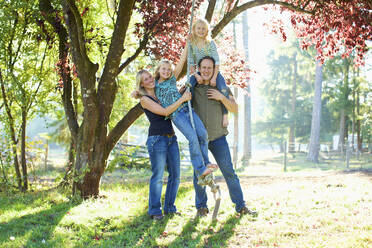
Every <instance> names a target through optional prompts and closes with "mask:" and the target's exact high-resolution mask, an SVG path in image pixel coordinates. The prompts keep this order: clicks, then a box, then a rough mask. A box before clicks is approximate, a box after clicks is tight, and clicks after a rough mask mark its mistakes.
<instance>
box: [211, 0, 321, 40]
mask: <svg viewBox="0 0 372 248" xmlns="http://www.w3.org/2000/svg"><path fill="white" fill-rule="evenodd" d="M266 4H278V5H281V6H283V7H285V8H288V9H290V10H294V11H296V12H300V13H305V14H311V15H312V14H314V13H313V12H312V11H308V10H305V9H303V8H301V7H299V6H297V5H294V4H291V3H288V2H282V1H277V0H255V1H250V2H246V3H244V4H242V5H240V6H238V7H234V8H233V9H232V10H231V11H229V12H227V13H226V14H225V15H224V17H223V18H222V19H221V20H220V21H219V23H218V24H217V25H216V26H215V27H214V28H213V30H212V38H215V37H216V36H217V34H219V33H220V32H221V31H222V29H223V28H224V27H225V26H226V25H227V24H229V23H230V21H232V20H233V19H234V18H235V17H236V16H237V15H239V14H240V13H242V12H243V11H245V10H247V9H250V8H254V7H257V6H262V5H266Z"/></svg>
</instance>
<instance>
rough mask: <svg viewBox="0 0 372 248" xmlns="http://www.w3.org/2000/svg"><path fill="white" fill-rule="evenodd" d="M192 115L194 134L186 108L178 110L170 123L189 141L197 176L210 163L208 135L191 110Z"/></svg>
mask: <svg viewBox="0 0 372 248" xmlns="http://www.w3.org/2000/svg"><path fill="white" fill-rule="evenodd" d="M192 114H193V118H194V123H195V129H196V132H195V130H194V129H193V127H192V125H191V121H190V114H189V108H188V106H185V107H183V108H182V109H180V110H179V111H178V112H177V113H176V115H175V116H174V117H173V119H172V122H173V124H174V125H175V126H176V127H177V128H178V130H180V132H181V133H182V134H183V135H184V136H185V137H186V139H187V140H188V141H189V150H190V158H191V164H192V166H193V168H194V170H195V171H196V174H197V175H198V176H199V175H201V174H203V172H204V171H205V170H206V168H207V167H206V166H205V165H207V164H209V163H210V162H209V158H208V134H207V130H206V129H205V127H204V124H203V122H202V121H201V120H200V119H199V116H198V115H197V114H196V113H195V112H194V110H192Z"/></svg>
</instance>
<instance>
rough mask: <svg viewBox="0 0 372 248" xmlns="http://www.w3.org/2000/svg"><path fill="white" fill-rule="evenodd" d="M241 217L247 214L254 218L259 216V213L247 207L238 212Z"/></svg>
mask: <svg viewBox="0 0 372 248" xmlns="http://www.w3.org/2000/svg"><path fill="white" fill-rule="evenodd" d="M238 213H239V214H240V215H246V214H249V215H252V216H253V217H257V216H258V212H257V211H255V210H251V209H249V208H247V207H243V208H242V209H240V211H239V212H238Z"/></svg>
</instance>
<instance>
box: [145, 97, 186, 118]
mask: <svg viewBox="0 0 372 248" xmlns="http://www.w3.org/2000/svg"><path fill="white" fill-rule="evenodd" d="M190 99H191V93H190V92H185V93H184V94H183V95H182V97H181V98H180V99H178V100H177V101H176V102H174V103H172V104H171V105H169V106H168V107H166V108H163V107H162V106H161V105H160V104H158V103H156V102H154V101H153V100H151V99H150V98H148V97H146V96H143V97H141V101H140V103H141V106H142V108H144V109H147V110H149V111H151V112H153V113H154V114H157V115H162V116H168V115H170V114H172V113H173V112H174V111H176V110H177V108H178V107H179V106H180V105H181V104H182V103H183V102H186V101H188V100H190Z"/></svg>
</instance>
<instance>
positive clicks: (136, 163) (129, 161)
mask: <svg viewBox="0 0 372 248" xmlns="http://www.w3.org/2000/svg"><path fill="white" fill-rule="evenodd" d="M116 147H117V148H116V149H114V150H113V152H112V157H113V159H112V160H110V162H109V163H108V165H107V168H106V171H113V170H115V169H117V168H125V169H131V168H135V169H143V168H146V169H149V168H151V166H150V161H149V158H148V153H147V150H146V148H145V147H141V146H129V145H127V146H123V145H121V146H120V145H117V146H116Z"/></svg>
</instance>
